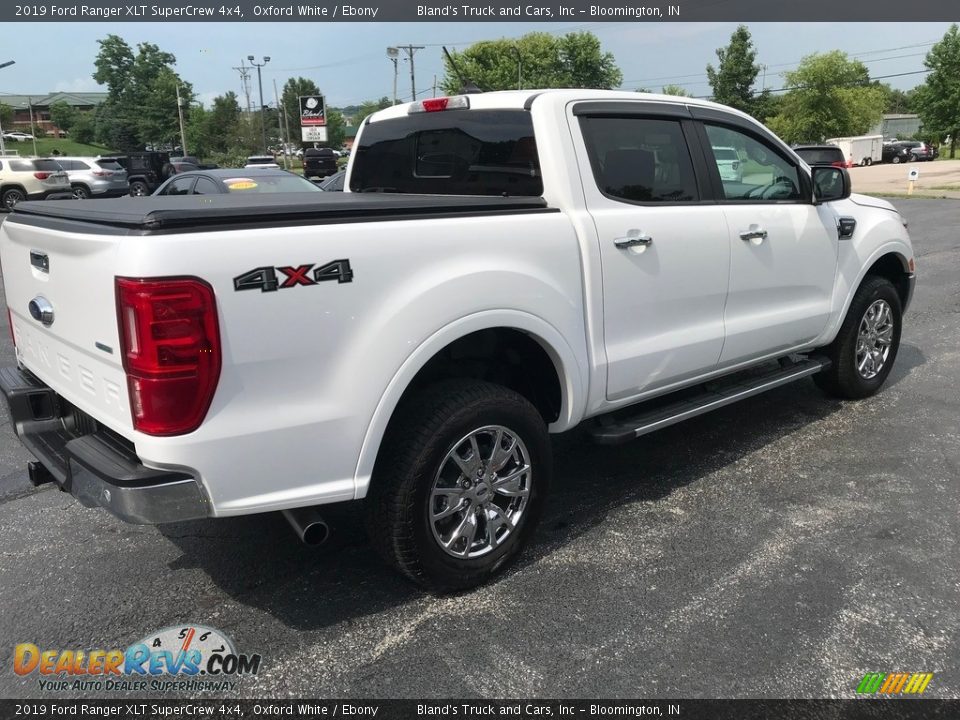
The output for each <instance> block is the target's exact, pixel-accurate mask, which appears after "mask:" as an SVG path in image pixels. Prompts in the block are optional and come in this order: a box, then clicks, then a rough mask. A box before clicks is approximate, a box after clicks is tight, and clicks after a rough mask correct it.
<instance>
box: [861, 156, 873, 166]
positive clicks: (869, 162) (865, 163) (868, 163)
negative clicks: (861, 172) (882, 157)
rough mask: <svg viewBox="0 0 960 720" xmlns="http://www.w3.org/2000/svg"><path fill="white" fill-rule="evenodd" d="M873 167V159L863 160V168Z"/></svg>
mask: <svg viewBox="0 0 960 720" xmlns="http://www.w3.org/2000/svg"><path fill="white" fill-rule="evenodd" d="M871 165H873V158H868V157H866V158H864V159H863V166H864V167H870V166H871Z"/></svg>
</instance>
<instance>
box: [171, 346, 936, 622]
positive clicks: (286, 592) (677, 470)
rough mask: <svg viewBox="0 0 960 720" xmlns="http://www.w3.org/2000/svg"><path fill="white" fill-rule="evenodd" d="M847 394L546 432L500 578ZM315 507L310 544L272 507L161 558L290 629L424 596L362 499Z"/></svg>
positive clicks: (905, 357)
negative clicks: (317, 540)
mask: <svg viewBox="0 0 960 720" xmlns="http://www.w3.org/2000/svg"><path fill="white" fill-rule="evenodd" d="M925 363H926V358H925V356H924V355H923V353H922V352H921V351H920V349H919V348H917V347H916V346H912V345H907V344H904V345H902V346H901V348H900V354H899V356H898V358H897V361H896V365H895V366H894V369H893V372H892V373H891V375H890V377H889V379H888V381H887V385H886V387H885V390H884V392H887V393H889V392H891V390H892V389H893V388H895V387H896V385H897V384H899V383H900V382H901V381H902V380H903V379H904V378H906V377H907V376H908V375H909V374H910V373H911V372H912V371H913V370H914V369H915V368H917V367H919V366H922V365H924V364H925ZM867 402H869V401H867ZM844 405H845V403H844V402H841V401H838V400H834V399H831V398H828V397H826V396H825V395H823V394H822V393H821V391H820V390H819V389H817V388H816V387H815V386H814V384H813V383H812V382H810V381H806V380H804V381H799V382H797V383H794V384H792V385H788V386H786V387H783V388H780V389H777V390H773V391H771V392H768V393H765V394H763V395H760V396H758V397H755V398H751V399H748V400H745V401H742V402H740V403H737V404H735V405H733V406H730V407H727V408H723V409H720V410H717V411H714V412H712V413H709V414H707V415H705V416H701V417H698V418H694V419H692V420H689V421H687V422H685V423H681V424H679V425H674V426H672V427H669V428H666V429H664V430H661V431H659V432H657V433H653V434H651V435H647V436H645V437H642V438H640V439H638V440H636V441H634V442H632V443H628V444H625V445H621V446H614V447H603V446H598V445H595V444H593V443H592V442H591V441H590V440H589V438H588V437H587V436H586V433H585V432H583V431H582V430H574V431H571V432H569V433H566V434H564V435H561V436H557V437H555V438H554V441H553V445H554V454H555V467H556V472H555V480H554V484H553V487H552V488H551V492H550V497H549V499H548V502H547V507H546V508H545V511H544V515H543V518H542V520H541V524H540V527H539V528H538V530H537V533H536V535H535V537H534V541H533V543H532V546H531V547H528V548H527V550H526V551H525V552H524V553H523V554H522V555H521V557H520V559H519V561H518V562H517V563H516V564H515V565H514V566H513V567H512V568H511V569H510V570H509V571H508V573H507V574H506V576H505V578H513V577H514V576H515V575H516V574H518V573H523V572H524V571H525V570H526V569H529V568H530V567H531V566H534V565H536V564H537V563H538V562H540V561H541V560H543V559H544V558H547V557H549V556H550V555H551V554H553V553H555V552H557V551H558V550H561V549H562V548H563V547H564V546H566V545H568V544H570V543H572V542H573V541H575V540H576V539H577V538H579V537H580V536H581V535H583V534H584V533H586V532H589V531H590V530H591V529H592V528H594V527H596V526H598V525H601V524H602V523H604V522H605V520H606V519H607V516H608V514H610V513H611V512H615V511H617V510H618V509H620V508H622V507H624V506H626V505H629V504H632V503H656V502H657V501H659V500H662V499H664V498H667V497H668V496H669V495H670V494H671V493H673V492H674V491H676V490H678V489H680V488H683V487H685V486H687V485H690V484H693V483H696V482H698V481H701V480H702V479H704V478H706V477H708V476H710V475H711V474H712V473H715V472H717V471H720V470H723V469H724V468H726V467H728V466H730V465H733V464H735V463H737V462H738V461H740V460H741V459H743V458H744V457H746V456H748V455H750V454H751V453H753V452H755V451H757V450H760V449H762V448H763V447H765V446H767V445H769V444H772V443H775V442H777V441H779V440H781V439H783V438H785V437H786V436H788V435H790V434H792V433H795V432H798V431H801V430H802V429H803V428H805V427H807V426H809V425H811V424H812V423H816V422H818V421H821V420H824V419H826V418H828V417H829V416H831V415H833V414H834V413H836V412H838V411H840V410H841V409H842V408H843V407H844ZM755 481H756V480H755ZM323 514H324V516H325V517H326V518H327V521H328V523H329V524H330V526H331V528H332V536H331V539H330V540H329V541H328V542H327V543H326V544H325V545H323V546H322V547H319V548H316V547H306V546H304V545H302V544H300V542H299V540H297V538H296V537H295V535H294V533H293V531H292V530H291V528H290V527H289V525H288V524H287V522H286V520H285V519H284V518H283V516H282V515H281V514H280V513H268V514H262V515H251V516H244V517H236V518H224V519H218V520H203V521H196V522H188V523H178V524H172V525H164V526H160V528H159V529H160V532H161V533H162V534H163V535H164V536H165V537H166V538H167V539H169V540H170V541H171V542H173V543H174V544H176V545H177V546H178V547H179V548H180V550H181V551H182V553H183V554H182V555H181V556H180V557H179V558H178V559H177V560H175V561H173V562H172V563H170V565H169V567H170V570H172V571H176V570H179V569H184V568H197V569H200V570H202V571H203V572H204V573H206V574H207V575H208V576H209V577H210V579H211V580H212V582H213V583H214V585H216V588H217V590H219V591H222V593H224V594H226V595H227V596H229V597H230V598H231V599H232V600H233V601H235V602H238V603H240V604H242V605H246V606H251V607H255V608H258V609H260V610H263V611H265V612H267V613H270V614H271V615H273V616H274V617H275V618H276V619H277V620H279V621H280V622H282V623H283V624H284V625H286V626H288V627H291V628H295V629H298V630H316V629H321V628H324V627H329V626H332V625H336V624H338V623H341V622H345V621H346V622H349V621H352V620H356V619H360V618H363V617H366V616H370V615H376V614H378V613H380V612H383V611H385V610H388V609H390V608H392V607H396V606H399V605H403V604H406V603H408V602H412V601H415V600H417V599H419V598H422V597H423V595H424V594H423V592H422V591H420V590H418V589H417V588H416V587H414V586H412V585H411V584H410V583H408V582H407V581H406V580H405V579H403V578H402V577H400V576H399V575H397V574H396V573H394V572H393V571H392V570H391V569H390V568H388V567H387V566H386V565H384V564H383V563H382V562H381V561H380V559H379V558H378V557H377V556H376V554H375V553H374V551H373V549H372V548H371V547H370V546H369V545H368V543H367V540H366V536H365V534H364V530H363V514H362V508H361V507H360V504H359V503H349V504H342V505H332V506H328V507H327V508H325V509H324V510H323ZM503 579H504V578H502V579H501V580H500V581H498V582H503ZM476 592H480V593H482V592H484V589H482V588H481V589H480V590H478V591H476ZM192 601H193V604H194V607H195V608H196V610H197V611H198V612H199V613H203V612H204V611H205V610H207V609H211V610H212V609H215V608H217V607H219V606H221V605H222V604H223V601H224V598H223V596H222V595H221V594H220V592H208V593H206V594H203V593H199V594H198V595H196V596H194V598H193V599H192Z"/></svg>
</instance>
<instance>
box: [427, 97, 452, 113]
mask: <svg viewBox="0 0 960 720" xmlns="http://www.w3.org/2000/svg"><path fill="white" fill-rule="evenodd" d="M422 104H423V111H424V112H438V111H440V110H446V109H447V105H449V104H450V98H448V97H440V98H431V99H429V100H424V101H423V103H422Z"/></svg>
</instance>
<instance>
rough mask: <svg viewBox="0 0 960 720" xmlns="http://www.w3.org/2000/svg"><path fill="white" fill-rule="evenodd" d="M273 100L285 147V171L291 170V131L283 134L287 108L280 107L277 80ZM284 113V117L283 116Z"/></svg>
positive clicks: (282, 143) (274, 81)
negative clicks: (288, 160) (289, 156)
mask: <svg viewBox="0 0 960 720" xmlns="http://www.w3.org/2000/svg"><path fill="white" fill-rule="evenodd" d="M273 98H274V100H276V102H277V129H278V130H279V131H280V145H281V146H282V147H283V169H284V170H289V169H290V163H289V162H287V156H288V155H289V154H290V153H289V150H288V147H287V146H288V144H289V143H290V130H289V128H288V129H287V134H286V135H284V134H283V115H286V112H285V110H286V108H282V107H281V106H280V93H279V92H277V79H276V78H274V79H273ZM281 113H283V115H281Z"/></svg>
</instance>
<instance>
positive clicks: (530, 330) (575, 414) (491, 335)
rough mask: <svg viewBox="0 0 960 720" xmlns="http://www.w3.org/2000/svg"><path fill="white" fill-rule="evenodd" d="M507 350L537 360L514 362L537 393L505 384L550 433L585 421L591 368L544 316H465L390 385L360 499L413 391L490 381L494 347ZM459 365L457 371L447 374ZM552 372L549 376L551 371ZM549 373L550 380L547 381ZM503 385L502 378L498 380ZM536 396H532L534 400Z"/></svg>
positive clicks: (428, 343)
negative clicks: (436, 384) (454, 380)
mask: <svg viewBox="0 0 960 720" xmlns="http://www.w3.org/2000/svg"><path fill="white" fill-rule="evenodd" d="M491 347H493V348H496V349H498V350H502V349H504V347H506V348H507V349H508V350H510V351H512V352H515V353H517V354H518V355H519V357H520V359H522V360H526V361H529V362H531V366H529V367H528V366H527V365H526V363H520V364H518V363H515V362H514V363H509V364H510V365H511V366H512V367H515V368H516V367H521V368H522V369H525V370H530V371H533V375H531V374H529V373H528V374H526V375H525V377H526V378H527V379H530V378H531V377H534V378H535V379H536V381H537V382H535V383H534V385H533V390H532V391H531V390H530V389H529V388H527V389H524V388H522V387H518V386H517V384H516V383H511V382H509V381H508V382H503V381H502V380H501V384H505V385H506V386H507V387H511V386H512V389H514V390H517V391H518V392H520V394H522V395H524V396H525V397H527V398H528V399H529V400H530V401H531V402H532V403H533V405H534V406H535V407H537V409H538V410H539V411H540V412H541V415H542V416H544V419H545V421H546V422H547V423H548V424H549V427H550V430H551V431H553V432H560V431H563V430H566V429H568V428H570V427H573V426H574V425H576V424H577V422H579V419H580V417H582V415H583V412H584V406H585V403H586V386H587V375H586V368H584V367H582V365H581V363H580V362H578V361H577V356H576V354H575V352H574V351H573V349H572V348H571V347H570V345H569V344H568V343H567V341H566V340H565V339H564V337H563V336H562V335H561V334H560V333H559V331H557V330H556V329H555V328H554V327H553V326H552V325H550V324H549V323H547V322H546V321H545V320H542V319H541V318H539V317H536V316H534V315H530V314H528V313H524V312H519V311H486V312H482V313H477V314H474V315H471V316H469V317H466V318H462V319H460V320H458V321H456V322H454V323H451V324H450V325H448V326H446V327H444V328H442V329H440V330H438V331H437V332H435V333H434V334H433V335H431V336H430V337H429V338H428V339H427V340H425V341H424V342H423V343H421V344H420V345H419V346H418V347H417V348H416V349H415V350H414V351H413V352H412V353H410V355H409V356H408V357H407V359H406V360H405V361H404V362H403V364H402V365H401V366H400V368H399V369H398V370H397V372H396V373H395V374H394V376H393V378H391V380H390V382H389V383H388V385H387V386H386V388H385V390H384V392H383V395H382V397H381V399H380V402H379V403H378V405H377V407H376V410H375V411H374V414H373V417H372V418H371V420H370V422H369V423H368V425H367V431H366V434H365V436H364V440H363V445H362V447H361V450H360V457H359V459H358V461H357V468H356V473H355V488H356V497H357V498H358V499H359V498H362V497H364V496H365V495H366V494H367V489H368V487H369V484H370V477H371V475H372V474H373V468H374V465H375V463H376V459H377V455H378V453H379V450H380V446H381V444H382V441H383V438H384V436H385V434H386V431H387V428H388V427H389V424H390V420H391V419H392V418H393V416H394V414H395V412H396V410H397V407H398V406H399V405H400V403H401V401H402V400H403V399H404V397H405V396H406V395H407V393H408V392H412V391H415V390H416V389H417V388H418V387H422V386H423V385H424V383H425V382H428V381H430V380H431V379H436V380H439V379H443V378H450V377H464V378H474V379H490V376H489V375H486V374H485V373H486V372H487V371H488V370H489V369H490V367H491V366H490V364H485V363H484V361H485V360H487V359H490V358H491V357H492V356H491V353H490V348H491ZM451 361H452V364H453V365H455V366H457V367H456V369H454V371H453V372H452V373H446V374H445V373H444V370H450V369H451ZM548 370H549V373H548V372H547V371H548ZM544 375H546V377H544ZM523 377H524V374H523V373H521V378H523ZM494 381H495V382H496V381H497V378H496V377H495V378H494ZM545 387H551V388H553V389H552V391H550V392H553V393H555V396H554V397H553V398H552V401H553V402H554V403H555V404H554V405H551V398H550V397H549V394H550V393H548V396H547V397H544V396H540V397H538V396H537V392H538V390H539V391H542V390H543V389H544V388H545ZM531 395H532V396H531Z"/></svg>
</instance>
